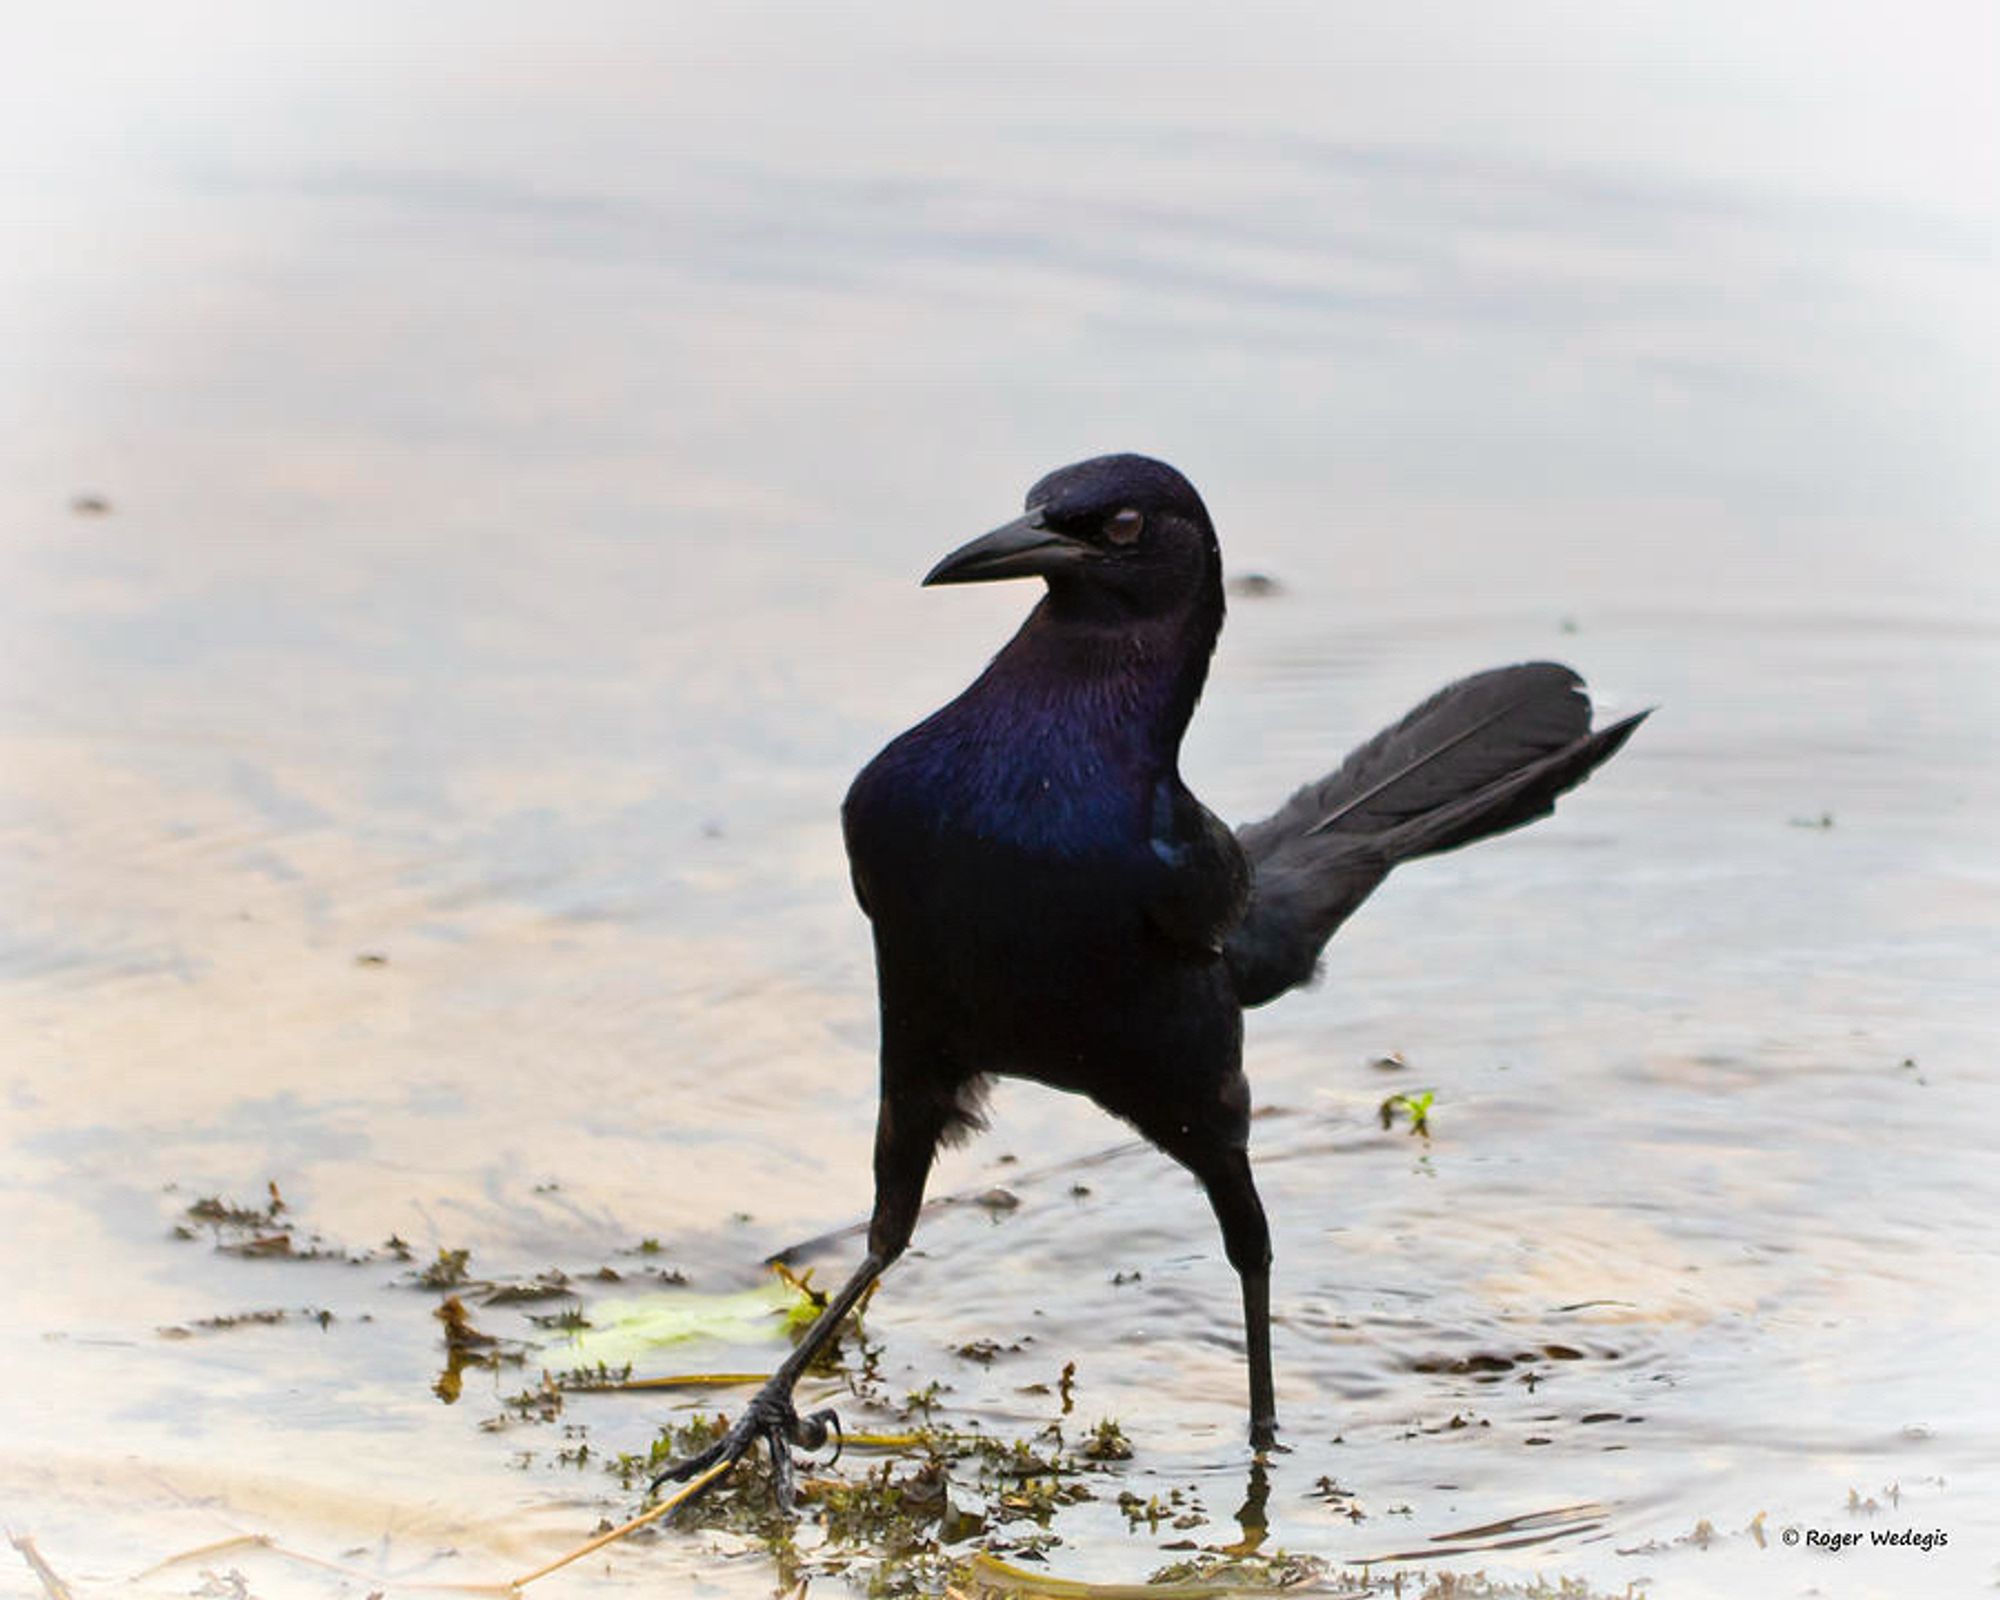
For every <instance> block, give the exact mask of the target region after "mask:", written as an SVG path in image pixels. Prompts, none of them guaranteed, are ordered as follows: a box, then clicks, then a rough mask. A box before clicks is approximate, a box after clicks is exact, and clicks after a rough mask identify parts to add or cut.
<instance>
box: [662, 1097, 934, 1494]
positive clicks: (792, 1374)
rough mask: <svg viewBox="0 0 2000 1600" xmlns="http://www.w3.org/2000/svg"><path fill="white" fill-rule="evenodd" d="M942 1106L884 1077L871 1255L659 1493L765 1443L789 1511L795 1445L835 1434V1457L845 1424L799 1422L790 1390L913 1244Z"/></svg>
mask: <svg viewBox="0 0 2000 1600" xmlns="http://www.w3.org/2000/svg"><path fill="white" fill-rule="evenodd" d="M945 1104H949V1102H948V1101H940V1100H938V1098H937V1097H935V1096H921V1095H908V1094H898V1093H896V1092H894V1086H893V1080H891V1079H890V1078H889V1077H888V1075H887V1074H886V1073H885V1075H884V1084H883V1094H882V1104H881V1108H880V1110H879V1112H878V1114H877V1117H876V1125H875V1211H874V1215H873V1216H872V1217H871V1218H870V1219H869V1223H868V1254H867V1256H866V1257H865V1258H863V1260H862V1263H861V1265H860V1266H859V1267H857V1268H856V1269H855V1272H854V1276H853V1277H851V1278H849V1279H848V1280H847V1282H846V1283H844V1284H842V1285H841V1287H840V1292H839V1293H838V1294H836V1295H835V1296H834V1297H833V1298H832V1299H831V1300H829V1301H828V1302H827V1305H826V1309H825V1310H824V1311H822V1312H821V1313H820V1314H819V1318H818V1320H817V1321H815V1322H814V1323H813V1325H812V1326H811V1327H810V1328H808V1329H807V1330H806V1336H805V1337H804V1338H803V1339H801V1340H800V1341H799V1344H798V1348H797V1349H795V1350H793V1351H792V1353H791V1354H790V1355H789V1356H787V1357H786V1358H785V1363H784V1365H783V1366H781V1367H779V1368H778V1370H777V1371H776V1372H774V1373H772V1374H771V1377H770V1380H769V1381H768V1382H767V1383H766V1384H765V1385H764V1387H763V1388H761V1389H759V1390H758V1391H757V1393H756V1394H755V1395H754V1396H753V1397H752V1398H751V1401H750V1404H749V1405H748V1406H746V1407H745V1408H744V1411H743V1415H742V1416H740V1417H738V1418H737V1419H736V1422H735V1424H734V1425H733V1426H732V1427H731V1428H730V1430H729V1431H728V1432H727V1433H725V1434H724V1435H723V1436H722V1437H721V1438H720V1439H718V1440H716V1441H715V1443H714V1444H712V1445H710V1446H709V1447H708V1448H707V1449H706V1450H704V1451H702V1452H701V1453H700V1454H699V1455H694V1456H690V1457H688V1459H687V1460H685V1461H676V1462H675V1463H674V1464H673V1465H672V1466H670V1467H668V1468H667V1469H666V1470H665V1471H664V1472H662V1473H661V1474H660V1475H659V1476H658V1477H657V1478H655V1479H654V1480H653V1484H652V1486H653V1488H655V1489H658V1488H659V1486H660V1485H661V1484H662V1483H665V1482H666V1481H667V1480H668V1479H669V1478H674V1479H681V1480H685V1479H688V1478H692V1477H694V1476H695V1475H696V1474H697V1473H702V1472H706V1471H707V1470H708V1469H709V1468H710V1467H713V1466H714V1465H715V1464H716V1463H717V1462H722V1461H726V1462H730V1463H734V1462H737V1461H740V1460H742V1459H743V1457H744V1456H746V1455H747V1454H749V1452H750V1450H751V1449H752V1447H753V1446H755V1445H756V1443H757V1441H758V1440H759V1439H762V1440H763V1441H764V1443H765V1446H766V1447H767V1448H768V1449H769V1450H770V1452H771V1478H772V1487H773V1489H774V1490H775V1491H776V1494H777V1499H778V1504H779V1505H780V1506H782V1507H784V1508H785V1509H786V1510H790V1509H791V1504H792V1451H791V1447H792V1446H793V1445H797V1446H798V1447H799V1448H800V1449H801V1450H817V1449H818V1448H819V1447H820V1446H821V1445H823V1444H825V1443H826V1441H827V1437H828V1435H829V1433H831V1435H832V1437H833V1438H834V1439H835V1440H836V1450H835V1453H836V1455H838V1445H837V1441H838V1440H839V1437H840V1419H839V1418H838V1417H836V1416H835V1415H834V1414H833V1413H832V1412H831V1411H815V1412H812V1413H810V1414H809V1415H807V1416H804V1417H801V1416H800V1415H799V1414H798V1412H797V1411H796V1410H795V1409H794V1408H793V1406H792V1388H793V1386H794V1385H795V1384H797V1383H798V1381H799V1378H800V1376H801V1375H802V1374H803V1373H804V1372H805V1370H806V1368H807V1367H809V1366H811V1365H812V1364H813V1361H814V1359H815V1358H816V1357H817V1356H818V1355H819V1353H820V1351H822V1350H824V1349H825V1348H826V1347H827V1345H828V1344H830V1343H831V1342H832V1340H833V1336H834V1334H835V1333H837V1332H838V1331H839V1329H840V1325H841V1323H842V1322H843V1321H845V1320H846V1318H847V1314H848V1312H850V1311H852V1310H853V1309H854V1307H855V1304H856V1303H857V1302H858V1301H859V1300H860V1299H861V1297H862V1296H863V1295H864V1294H866V1293H867V1292H868V1290H869V1288H870V1286H871V1285H873V1284H874V1282H875V1280H876V1279H877V1278H879V1277H881V1276H882V1274H883V1273H884V1272H886V1271H887V1270H888V1269H889V1264H890V1263H891V1262H892V1261H894V1260H895V1259H896V1257H898V1256H899V1255H901V1254H902V1253H903V1250H904V1247H905V1246H907V1245H908V1244H909V1242H910V1234H911V1232H912V1231H913V1230H914V1229H915V1227H916V1224H917V1212H918V1211H919V1210H920V1209H922V1206H923V1202H924V1180H925V1179H926V1178H927V1177H928V1176H929V1174H930V1165H931V1157H932V1156H933V1155H934V1154H935V1153H936V1151H937V1142H938V1131H939V1129H940V1128H941V1127H942V1126H943V1116H942V1112H941V1110H940V1109H939V1107H940V1106H942V1105H945ZM697 1492H698V1491H697Z"/></svg>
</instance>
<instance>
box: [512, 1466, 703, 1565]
mask: <svg viewBox="0 0 2000 1600" xmlns="http://www.w3.org/2000/svg"><path fill="white" fill-rule="evenodd" d="M735 1465H736V1463H735V1462H734V1461H726V1460H725V1461H718V1462H716V1464H715V1465H714V1466H712V1467H710V1468H709V1469H708V1470H707V1471H706V1472H704V1473H701V1474H700V1475H699V1476H697V1477H693V1478H690V1479H689V1480H688V1481H687V1482H686V1483H684V1484H682V1485H681V1486H680V1488H678V1489H677V1490H675V1491H674V1492H673V1493H672V1494H671V1495H669V1496H668V1497H667V1498H666V1499H664V1500H662V1501H661V1502H660V1503H659V1504H658V1505H656V1506H654V1507H652V1509H650V1510H648V1511H642V1512H640V1513H639V1515H637V1516H636V1517H634V1518H633V1519H632V1520H631V1521H630V1522H627V1523H623V1524H621V1525H620V1526H618V1527H616V1528H612V1529H610V1530H609V1531H608V1532H605V1533H600V1534H599V1535H597V1537H596V1538H594V1539H589V1540H586V1541H585V1542H584V1543H582V1544H580V1545H578V1546H577V1547H576V1548H575V1549H574V1550H572V1551H570V1552H569V1554H567V1555H561V1556H557V1557H556V1559H555V1560H553V1561H551V1562H550V1563H549V1564H548V1565H547V1566H545V1567H537V1568H535V1570H534V1571H533V1572H530V1573H528V1574H527V1575H526V1576H525V1577H520V1578H516V1579H515V1580H514V1581H513V1584H512V1585H511V1587H513V1588H516V1589H525V1588H527V1586H528V1585H529V1584H531V1583H533V1582H534V1581H535V1580H536V1579H537V1578H546V1577H547V1576H548V1575H549V1574H550V1573H551V1572H560V1571H561V1570H562V1569H563V1568H564V1567H566V1566H568V1565H569V1564H570V1563H571V1562H572V1561H581V1560H582V1559H583V1558H584V1557H585V1556H587V1555H589V1554H590V1553H591V1551H593V1550H602V1549H603V1548H604V1547H605V1546H606V1545H608V1544H612V1543H615V1542H616V1541H617V1540H619V1539H622V1538H624V1537H625V1535H626V1534H628V1533H633V1532H636V1531H637V1530H638V1529H640V1528H643V1527H645V1525H646V1524H647V1523H649V1522H657V1521H658V1520H659V1519H660V1518H661V1517H664V1516H665V1515H666V1514H667V1513H668V1512H669V1511H672V1510H673V1509H674V1508H675V1507H676V1506H678V1505H680V1504H681V1503H682V1502H683V1501H684V1500H689V1499H692V1498H693V1497H694V1496H695V1495H698V1494H700V1493H701V1491H702V1490H704V1489H706V1488H707V1487H708V1486H709V1485H710V1484H711V1483H713V1482H715V1480H716V1479H717V1478H719V1477H721V1476H722V1475H723V1474H724V1473H725V1472H727V1471H728V1470H729V1469H730V1468H731V1467H733V1466H735Z"/></svg>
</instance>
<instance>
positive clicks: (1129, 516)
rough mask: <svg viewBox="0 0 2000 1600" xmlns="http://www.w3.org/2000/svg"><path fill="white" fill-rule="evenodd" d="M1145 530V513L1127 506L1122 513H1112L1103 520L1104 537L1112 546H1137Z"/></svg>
mask: <svg viewBox="0 0 2000 1600" xmlns="http://www.w3.org/2000/svg"><path fill="white" fill-rule="evenodd" d="M1145 528H1146V515H1145V513H1144V512H1142V511H1138V510H1135V509H1134V508H1133V507H1131V506H1127V507H1126V508H1125V509H1124V510H1123V511H1114V512H1113V513H1112V514H1111V515H1110V517H1108V518H1107V519H1106V520H1105V523H1104V537H1105V538H1107V539H1109V540H1110V541H1111V542H1112V543H1113V544H1137V543H1138V542H1139V535H1140V534H1141V533H1143V532H1144V531H1145Z"/></svg>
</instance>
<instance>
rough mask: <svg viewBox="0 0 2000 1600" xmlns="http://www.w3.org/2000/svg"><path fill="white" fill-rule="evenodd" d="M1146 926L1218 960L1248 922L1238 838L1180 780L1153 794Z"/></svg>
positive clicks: (1245, 868)
mask: <svg viewBox="0 0 2000 1600" xmlns="http://www.w3.org/2000/svg"><path fill="white" fill-rule="evenodd" d="M1146 847H1147V851H1148V854H1149V856H1150V858H1151V859H1150V860H1149V862H1148V863H1147V871H1146V885H1147V886H1146V892H1145V896H1144V909H1145V913H1146V920H1147V922H1149V923H1150V924H1151V925H1152V926H1153V928H1154V929H1155V930H1156V931H1157V932H1159V933H1160V934H1162V935H1164V936H1165V938H1166V939H1167V941H1168V943H1170V944H1173V945H1176V946H1178V947H1179V948H1181V949H1183V950H1186V951H1188V952H1190V953H1194V954H1204V955H1216V954H1219V953H1220V952H1221V950H1222V943H1223V940H1224V939H1226V938H1227V937H1228V935H1229V932H1230V930H1231V929H1232V928H1234V927H1235V926H1236V924H1237V923H1238V922H1240V921H1241V920H1242V918H1243V908H1244V906H1245V905H1246V904H1247V902H1248V900H1249V896H1250V866H1249V863H1248V862H1247V861H1245V860H1244V858H1243V849H1242V846H1240V845H1239V844H1238V843H1237V842H1236V835H1235V834H1233V833H1231V832H1230V831H1229V828H1228V826H1227V825H1226V824H1224V823H1223V821H1222V820H1221V819H1220V818H1219V817H1217V816H1216V815H1215V814H1214V813H1213V812H1211V811H1210V810H1209V809H1208V808H1207V807H1206V806H1204V805H1203V804H1202V803H1201V802H1200V801H1199V800H1197V799H1195V797H1194V796H1193V795H1191V794H1190V793H1188V791H1187V787H1186V786H1185V785H1184V784H1182V783H1181V782H1180V780H1179V779H1177V778H1162V779H1160V780H1159V782H1158V783H1157V784H1155V785H1154V788H1153V805H1152V826H1151V829H1150V832H1149V834H1148V837H1147V840H1146Z"/></svg>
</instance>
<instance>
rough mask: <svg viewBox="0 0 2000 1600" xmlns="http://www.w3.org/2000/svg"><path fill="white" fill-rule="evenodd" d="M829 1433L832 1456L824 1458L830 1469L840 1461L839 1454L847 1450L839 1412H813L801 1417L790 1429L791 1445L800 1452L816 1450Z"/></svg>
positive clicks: (824, 1441)
mask: <svg viewBox="0 0 2000 1600" xmlns="http://www.w3.org/2000/svg"><path fill="white" fill-rule="evenodd" d="M829 1433H830V1434H832V1435H833V1454H832V1455H830V1456H828V1457H827V1458H826V1464H827V1465H828V1466H829V1467H830V1466H832V1465H833V1464H834V1463H835V1462H836V1461H838V1460H839V1459H840V1452H841V1451H842V1450H844V1449H846V1448H847V1435H846V1434H845V1433H843V1432H842V1431H841V1427H840V1413H839V1412H837V1411H832V1410H826V1411H815V1412H813V1413H812V1414H811V1415H810V1416H806V1417H801V1418H800V1419H799V1420H798V1422H797V1423H796V1424H794V1426H793V1428H792V1443H793V1444H795V1445H797V1446H798V1447H799V1448H800V1449H801V1450H817V1449H819V1448H820V1447H821V1446H822V1445H824V1444H825V1443H826V1439H827V1435H828V1434H829Z"/></svg>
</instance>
